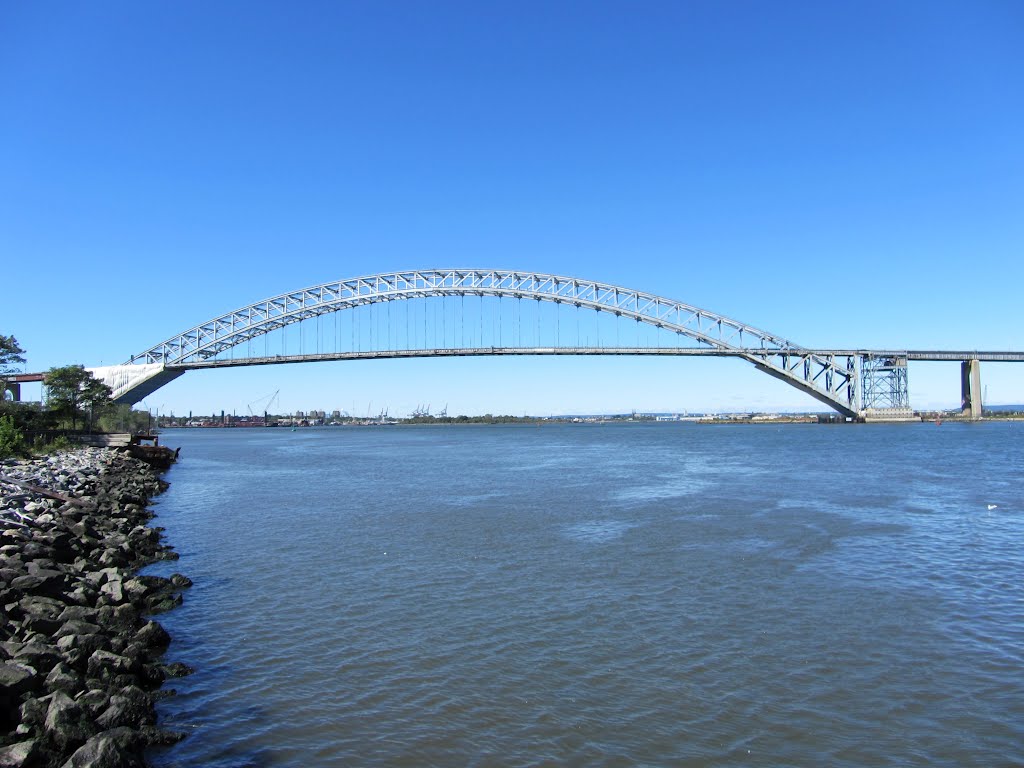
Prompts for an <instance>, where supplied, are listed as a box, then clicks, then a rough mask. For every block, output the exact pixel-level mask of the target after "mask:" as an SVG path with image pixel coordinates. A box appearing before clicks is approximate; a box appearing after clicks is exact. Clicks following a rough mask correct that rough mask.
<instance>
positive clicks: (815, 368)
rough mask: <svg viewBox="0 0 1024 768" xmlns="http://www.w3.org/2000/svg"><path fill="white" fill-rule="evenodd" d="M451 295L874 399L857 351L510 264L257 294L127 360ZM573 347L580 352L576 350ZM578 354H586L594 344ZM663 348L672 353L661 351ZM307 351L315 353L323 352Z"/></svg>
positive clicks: (832, 401) (840, 404) (829, 398)
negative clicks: (586, 311) (602, 319)
mask: <svg viewBox="0 0 1024 768" xmlns="http://www.w3.org/2000/svg"><path fill="white" fill-rule="evenodd" d="M452 296H494V297H511V298H515V299H535V300H538V301H547V302H554V303H555V304H562V305H569V306H575V307H587V308H590V309H594V310H597V311H598V312H609V313H612V314H613V315H615V316H616V317H618V318H628V319H632V320H635V321H637V322H640V323H646V324H648V325H651V326H654V327H656V328H659V329H664V330H667V331H670V332H674V333H675V334H677V335H678V336H680V337H687V338H688V339H691V340H693V341H695V342H697V344H698V349H703V350H706V351H707V353H708V354H713V355H722V356H732V357H741V358H744V359H746V360H748V361H749V362H751V363H753V365H755V366H756V367H757V368H758V369H759V370H761V371H763V372H765V373H768V374H769V375H771V376H774V377H776V378H778V379H780V380H781V381H784V382H786V383H787V384H790V385H792V386H794V387H796V388H797V389H800V390H801V391H803V392H806V393H807V394H809V395H811V396H812V397H815V398H817V399H818V400H820V401H821V402H823V403H825V404H826V405H828V406H829V407H831V408H834V409H835V410H837V411H839V412H840V413H842V414H845V415H847V416H857V415H859V414H860V412H861V411H862V410H863V408H865V407H871V405H872V404H871V403H865V402H864V401H863V398H862V388H861V386H860V380H861V357H862V356H861V355H860V354H859V353H857V352H853V351H845V352H827V351H826V352H822V351H816V350H810V349H806V348H803V347H800V346H798V345H796V344H794V343H793V342H791V341H788V340H787V339H784V338H782V337H781V336H778V335H776V334H773V333H768V332H766V331H763V330H760V329H758V328H755V327H753V326H750V325H747V324H746V323H742V322H739V321H737V320H733V319H731V318H728V317H725V316H723V315H719V314H716V313H714V312H709V311H708V310H706V309H701V308H699V307H694V306H690V305H688V304H684V303H682V302H679V301H674V300H672V299H668V298H664V297H661V296H656V295H654V294H651V293H645V292H643V291H636V290H632V289H629V288H623V287H620V286H615V285H608V284H605V283H599V282H595V281H591V280H582V279H579V278H573V277H562V276H558V275H549V274H542V273H538V272H521V271H514V270H491V269H431V270H410V271H404V272H390V273H385V274H379V275H370V276H366V277H357V278H354V279H351V280H341V281H337V282H330V283H323V284H321V285H316V286H312V287H310V288H304V289H301V290H298V291H292V292H290V293H284V294H281V295H279V296H274V297H272V298H269V299H264V300H262V301H259V302H256V303H255V304H250V305H249V306H246V307H242V308H240V309H236V310H234V311H232V312H228V313H227V314H224V315H221V316H219V317H215V318H213V319H212V320H209V321H207V322H205V323H202V324H200V325H197V326H195V327H194V328H190V329H189V330H187V331H185V332H184V333H180V334H177V335H175V336H172V337H170V338H169V339H167V340H165V341H163V342H161V343H160V344H157V345H156V346H154V347H151V348H150V349H147V350H146V351H145V352H142V353H140V354H138V355H133V356H132V358H131V359H130V360H129V361H128V362H127V363H126V364H125V365H126V366H131V365H138V364H149V365H160V366H163V367H164V368H166V369H167V370H168V371H169V372H174V373H175V374H177V373H179V372H181V371H184V370H189V369H192V368H200V367H208V366H210V365H211V364H213V365H216V364H218V363H217V357H218V355H220V354H221V353H223V352H226V351H228V350H230V349H232V348H233V347H236V346H238V345H239V344H244V343H246V342H249V341H251V340H252V339H254V338H256V337H259V336H262V335H264V334H267V333H270V332H271V331H274V330H277V329H280V328H284V327H285V326H288V325H291V324H293V323H299V322H301V321H303V320H308V319H311V318H316V317H318V316H320V315H324V314H327V313H330V312H337V311H340V310H346V309H352V308H355V307H360V306H365V305H370V304H375V303H378V302H388V301H395V300H408V299H415V298H425V297H452ZM577 351H579V352H581V353H585V351H584V350H577ZM637 351H638V352H640V350H637ZM695 351H697V350H695V349H692V348H685V347H680V348H679V350H678V352H677V353H678V354H693V353H694V352H695ZM438 352H441V353H443V351H442V350H426V349H425V350H396V351H394V352H387V353H383V352H382V353H380V354H377V355H373V354H372V353H368V354H367V355H360V356H426V355H431V354H438ZM479 352H483V353H486V354H524V353H529V352H530V350H527V349H522V348H519V349H505V348H502V349H494V348H491V349H487V350H478V353H479ZM534 352H535V353H537V354H545V353H547V354H554V353H558V352H559V350H555V349H551V350H539V349H537V350H534ZM564 352H570V353H571V350H569V349H566V350H564V351H563V353H564ZM586 352H589V353H593V350H587V351H586ZM611 353H612V354H616V353H617V354H628V353H629V350H627V349H619V350H616V351H615V352H611ZM640 353H641V354H642V352H640ZM663 353H669V354H671V353H672V352H671V350H664V351H663ZM307 357H308V358H318V359H323V356H313V355H310V356H307ZM336 357H342V356H341V355H338V356H336ZM257 362H275V360H268V359H260V360H255V359H254V360H253V361H252V364H256V363H257ZM244 363H245V361H244V360H234V361H232V364H235V365H237V364H244ZM223 364H227V363H223ZM905 392H906V390H905V387H904V388H903V400H902V402H900V403H899V404H891V403H888V402H887V403H886V405H885V406H884V407H888V408H893V407H896V408H907V407H908V403H907V402H906V395H905ZM115 394H117V393H115ZM123 394H127V393H123ZM143 396H144V395H143ZM122 399H124V400H130V399H131V398H128V397H123V398H122ZM136 402H137V400H136Z"/></svg>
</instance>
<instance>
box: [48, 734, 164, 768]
mask: <svg viewBox="0 0 1024 768" xmlns="http://www.w3.org/2000/svg"><path fill="white" fill-rule="evenodd" d="M143 746H144V744H143V743H142V739H141V737H140V736H139V734H137V733H135V732H134V731H132V730H131V729H130V728H113V729H111V730H109V731H103V732H102V733H99V734H97V735H95V736H93V737H92V738H91V739H89V740H88V741H87V742H86V743H85V744H84V745H82V746H81V747H79V749H78V750H76V751H75V753H74V754H73V755H71V757H70V758H69V759H68V761H67V762H66V763H64V765H62V766H61V768H144V767H145V763H144V762H143V760H142V758H141V757H140V756H139V754H138V753H139V751H140V750H141V748H142V747H143Z"/></svg>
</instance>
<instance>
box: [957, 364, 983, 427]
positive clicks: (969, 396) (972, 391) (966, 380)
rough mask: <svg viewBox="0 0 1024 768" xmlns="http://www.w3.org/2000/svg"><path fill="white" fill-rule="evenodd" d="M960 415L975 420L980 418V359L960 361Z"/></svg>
mask: <svg viewBox="0 0 1024 768" xmlns="http://www.w3.org/2000/svg"><path fill="white" fill-rule="evenodd" d="M960 399H961V404H960V405H961V410H960V415H961V416H963V417H964V418H968V419H971V420H972V421H976V420H978V419H980V418H981V361H979V360H964V361H963V362H962V363H960Z"/></svg>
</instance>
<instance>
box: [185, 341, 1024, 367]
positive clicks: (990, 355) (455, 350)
mask: <svg viewBox="0 0 1024 768" xmlns="http://www.w3.org/2000/svg"><path fill="white" fill-rule="evenodd" d="M793 353H794V355H797V354H808V353H812V354H815V355H818V356H820V357H830V356H835V357H843V356H854V355H859V356H864V357H874V358H892V359H901V358H902V359H905V360H930V361H946V362H963V361H965V360H978V361H989V362H1004V363H1008V362H1018V363H1019V362H1024V352H979V351H977V350H975V351H969V352H958V351H950V350H882V349H856V350H852V349H814V350H808V349H800V350H793ZM778 354H779V350H777V349H776V350H767V349H760V348H747V349H718V348H706V347H479V348H474V347H451V348H446V349H391V350H368V351H357V352H325V353H317V354H302V355H269V356H266V357H240V358H236V359H228V358H225V359H211V360H203V361H198V362H190V363H184V364H178V365H168V366H166V367H167V370H168V371H182V372H184V371H191V370H198V369H202V368H231V367H235V366H248V365H278V364H281V363H312V362H324V361H329V360H378V359H385V358H407V357H480V356H486V355H654V356H658V355H664V356H670V357H678V356H684V357H685V356H695V357H750V356H755V357H756V356H765V357H768V356H777V355H778Z"/></svg>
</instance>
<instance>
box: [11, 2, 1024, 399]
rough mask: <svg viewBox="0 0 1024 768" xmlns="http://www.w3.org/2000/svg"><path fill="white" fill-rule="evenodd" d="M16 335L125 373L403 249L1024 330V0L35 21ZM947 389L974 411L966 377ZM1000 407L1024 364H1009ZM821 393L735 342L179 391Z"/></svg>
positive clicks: (152, 11)
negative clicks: (235, 311)
mask: <svg viewBox="0 0 1024 768" xmlns="http://www.w3.org/2000/svg"><path fill="white" fill-rule="evenodd" d="M0 22H2V27H0V28H2V29H3V30H4V33H3V36H4V45H2V46H0V94H2V95H3V97H4V103H5V113H6V114H8V115H9V119H8V120H5V121H3V122H2V124H0V163H2V167H3V169H4V172H3V173H2V174H0V253H2V254H3V259H2V264H0V270H2V272H0V274H2V275H3V279H4V286H5V289H6V290H5V292H4V293H5V300H4V305H3V310H2V312H0V333H4V334H13V335H15V336H16V337H17V338H18V340H19V341H20V342H21V344H22V346H23V347H24V348H25V349H26V350H27V359H28V362H27V366H26V367H27V368H28V369H30V370H45V369H46V368H49V367H51V366H56V365H63V364H67V363H82V364H85V365H88V366H98V365H102V364H106V365H109V364H114V363H120V362H123V361H124V360H126V359H127V358H128V357H129V356H131V355H132V354H135V353H138V352H140V351H142V350H144V349H146V348H148V347H149V346H151V345H153V344H155V343H158V342H159V341H161V340H162V339H164V338H167V337H169V336H171V335H173V334H175V333H178V332H181V331H183V330H185V329H186V328H189V327H191V326H194V325H196V324H199V323H201V322H203V321H205V320H207V319H208V318H211V317H215V316H217V315H219V314H220V313H223V312H226V311H228V310H230V309H232V308H234V307H240V306H245V305H247V304H249V303H251V302H254V301H257V300H259V299H261V298H264V297H268V296H273V295H275V294H278V293H281V292H284V291H289V290H294V289H298V288H302V287H305V286H309V285H315V284H318V283H321V282H324V281H327V280H336V279H344V278H351V277H355V276H359V275H365V274H374V273H378V272H383V271H388V270H392V269H405V268H429V267H438V266H447V265H453V264H454V265H459V266H469V267H481V268H488V267H502V268H511V269H522V270H536V271H541V272H550V273H556V274H563V275H569V276H575V277H580V278H585V279H594V280H600V281H603V282H608V283H612V284H616V285H621V286H624V287H628V288H634V289H638V290H644V291H650V292H652V293H656V294H659V295H662V296H665V297H668V298H672V299H675V300H679V301H683V302H686V303H689V304H692V305H695V306H699V307H704V308H706V309H708V310H711V311H713V312H717V313H721V314H723V315H726V316H729V317H733V318H736V319H738V320H742V321H744V322H747V323H750V324H752V325H754V326H757V327H759V328H763V329H765V330H769V331H771V332H774V333H778V334H781V335H783V336H785V337H786V338H789V339H792V340H793V341H794V342H796V343H798V344H801V345H803V346H806V347H834V348H875V349H899V348H904V349H905V348H919V349H925V348H940V349H1020V348H1021V347H1024V336H1022V334H1021V331H1020V328H1021V307H1020V299H1019V293H1020V291H1019V286H1020V285H1021V284H1022V283H1024V259H1022V258H1021V253H1022V252H1024V247H1022V246H1024V217H1021V216H1020V211H1021V210H1024V145H1022V142H1021V141H1020V137H1019V126H1020V125H1022V124H1024V68H1022V67H1021V66H1020V53H1019V52H1020V44H1021V32H1020V30H1021V29H1022V28H1024V10H1022V9H1021V7H1020V6H1019V4H1017V3H1013V2H998V1H997V2H991V3H984V4H955V3H951V4H938V5H936V4H934V3H926V2H907V3H901V4H899V5H897V6H894V5H892V4H889V3H882V2H868V3H862V4H858V5H856V6H848V5H841V4H775V5H770V6H759V5H756V4H749V5H741V6H728V7H726V6H721V5H717V4H704V3H687V4H679V3H660V2H652V3H646V4H642V5H636V4H627V3H615V2H612V3H601V4H589V3H588V4H576V3H565V4H559V5H556V6H551V5H549V4H540V3H538V4H532V5H531V4H529V3H527V5H526V6H523V5H522V4H521V3H515V4H513V3H506V2H496V3H488V4H486V5H478V4H464V3H436V4H428V5H422V4H413V3H398V4H394V5H388V6H379V5H373V4H370V5H359V4H350V3H337V4H311V5H305V6H302V7H299V8H294V7H287V8H285V7H283V6H278V5H275V4H269V3H259V2H258V3H252V4H247V5H246V6H245V10H244V12H241V11H239V10H238V9H237V8H228V7H217V6H213V7H209V6H207V5H205V4H204V5H200V4H198V3H195V2H183V3H176V4H173V5H172V4H157V5H150V4H145V5H139V4H135V3H128V2H112V3H109V4H104V5H103V6H102V7H97V6H92V5H86V4H78V5H75V4H72V5H69V6H67V7H65V8H62V10H61V13H60V14H57V15H54V14H52V13H49V12H47V10H46V9H44V8H40V7H36V6H32V5H25V4H23V5H13V6H12V5H8V6H5V7H4V8H2V9H0ZM909 383H910V392H911V403H912V405H913V406H914V407H916V408H919V409H925V408H936V407H943V408H948V407H955V406H956V405H957V404H958V403H959V396H960V391H959V371H958V368H957V366H956V364H952V363H914V364H911V366H910V377H909ZM982 383H983V388H984V390H985V393H986V397H985V400H986V402H992V403H1014V402H1020V401H1022V400H1024V365H1021V364H1016V365H1015V364H983V366H982ZM276 390H280V401H281V404H282V407H283V408H287V409H288V410H290V411H296V410H310V409H312V408H326V409H328V410H333V409H335V408H337V409H339V410H354V411H355V412H358V413H362V412H364V411H365V410H366V408H367V407H368V406H369V407H371V409H372V408H377V409H379V408H382V407H388V408H390V409H391V410H392V412H394V413H408V412H411V410H413V409H414V408H416V407H417V406H418V405H421V404H426V403H433V404H435V405H443V404H445V403H447V404H448V405H449V409H450V411H451V412H453V413H464V414H467V415H480V414H483V413H486V412H504V413H509V414H523V413H530V414H545V413H548V414H550V413H572V412H592V413H601V412H616V411H621V410H623V409H624V408H625V409H627V410H632V409H634V408H635V409H636V410H639V411H647V412H676V411H739V410H765V411H772V410H801V411H809V410H815V409H818V408H820V406H819V404H818V403H817V402H816V401H814V400H812V399H811V398H809V397H807V396H805V395H803V394H801V393H799V392H797V391H796V390H794V389H792V388H791V387H788V386H786V385H784V384H782V383H780V382H777V381H774V380H772V379H770V378H769V377H767V376H765V375H764V374H761V373H759V372H758V371H756V370H755V369H754V368H753V367H752V366H750V365H749V364H748V363H745V362H742V361H739V360H725V359H700V360H691V359H667V360H663V359H657V360H655V359H643V358H628V357H622V358H489V359H447V360H380V361H358V362H333V363H318V364H308V365H288V366H269V367H265V368H250V369H239V370H220V371H204V372H192V373H189V374H188V375H186V376H183V377H181V378H180V379H178V380H177V381H174V382H172V383H171V384H169V385H168V386H167V387H165V388H164V389H161V390H159V391H158V392H156V393H154V394H153V395H152V396H150V397H149V398H147V400H146V402H145V406H146V407H147V408H149V409H150V410H154V411H155V410H159V411H160V412H162V413H169V412H171V411H172V410H173V411H175V412H176V413H178V414H181V413H183V412H187V411H188V410H189V409H193V410H197V411H198V410H206V411H208V412H211V413H212V412H219V411H220V410H221V409H222V408H224V409H228V410H234V411H236V412H239V413H244V412H245V411H246V409H247V408H248V407H249V406H250V404H252V403H254V402H256V401H258V400H259V399H260V398H262V397H264V396H266V395H268V394H269V393H273V392H274V391H276Z"/></svg>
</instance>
